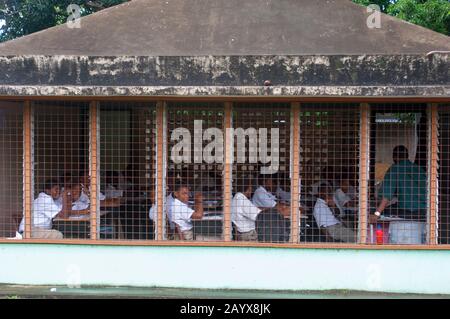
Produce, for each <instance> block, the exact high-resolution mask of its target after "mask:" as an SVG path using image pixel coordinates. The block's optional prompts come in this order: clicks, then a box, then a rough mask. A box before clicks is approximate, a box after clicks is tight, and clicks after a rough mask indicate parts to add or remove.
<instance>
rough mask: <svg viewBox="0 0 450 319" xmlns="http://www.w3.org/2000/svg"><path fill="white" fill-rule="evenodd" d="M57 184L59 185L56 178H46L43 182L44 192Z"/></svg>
mask: <svg viewBox="0 0 450 319" xmlns="http://www.w3.org/2000/svg"><path fill="white" fill-rule="evenodd" d="M55 186H59V187H61V185H60V183H59V182H58V180H56V179H48V180H46V181H45V183H44V192H45V191H47V190H51V189H52V188H53V187H55Z"/></svg>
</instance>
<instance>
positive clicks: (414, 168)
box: [368, 104, 428, 244]
mask: <svg viewBox="0 0 450 319" xmlns="http://www.w3.org/2000/svg"><path fill="white" fill-rule="evenodd" d="M427 126H428V113H427V106H426V104H374V105H371V123H370V137H371V150H370V160H371V164H370V187H369V198H370V212H371V215H370V216H369V218H370V219H371V220H369V221H371V223H370V224H369V227H368V231H369V234H368V235H369V236H368V239H369V243H374V244H377V243H378V244H387V243H391V244H422V243H425V242H426V230H427V227H426V226H427V215H428V214H427V209H428V199H427V197H428V156H427V153H428V129H427ZM375 213H376V214H377V215H381V217H376V216H375V215H374V214H375Z"/></svg>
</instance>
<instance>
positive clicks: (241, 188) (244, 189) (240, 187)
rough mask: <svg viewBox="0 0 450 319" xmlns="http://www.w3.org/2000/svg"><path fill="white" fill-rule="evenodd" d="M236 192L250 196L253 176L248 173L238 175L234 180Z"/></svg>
mask: <svg viewBox="0 0 450 319" xmlns="http://www.w3.org/2000/svg"><path fill="white" fill-rule="evenodd" d="M234 185H235V190H236V193H242V194H244V195H245V196H246V197H250V196H251V194H252V192H253V178H252V177H251V176H249V175H241V176H238V177H237V179H236V180H235V182H234Z"/></svg>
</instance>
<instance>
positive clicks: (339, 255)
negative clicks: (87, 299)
mask: <svg viewBox="0 0 450 319" xmlns="http://www.w3.org/2000/svg"><path fill="white" fill-rule="evenodd" d="M0 260H1V262H0V283H5V284H26V285H68V286H71V287H72V286H78V285H81V286H83V285H105V286H136V287H177V288H210V289H263V290H334V289H346V290H359V291H373V292H391V293H426V294H450V271H448V269H450V251H446V250H442V251H441V250H436V251H431V250H430V251H428V250H424V251H415V250H404V251H400V250H347V249H280V248H241V247H223V248H221V247H151V246H138V247H134V246H91V245H45V244H0Z"/></svg>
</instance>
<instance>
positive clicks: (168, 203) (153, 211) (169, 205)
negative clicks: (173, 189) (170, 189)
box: [149, 193, 175, 233]
mask: <svg viewBox="0 0 450 319" xmlns="http://www.w3.org/2000/svg"><path fill="white" fill-rule="evenodd" d="M173 199H174V198H173V193H170V194H169V195H167V197H166V213H167V214H166V216H167V219H168V221H169V227H170V229H169V230H170V232H171V233H172V232H173V231H174V230H175V224H174V223H173V221H172V201H173ZM157 216H158V215H157V211H156V203H155V204H153V205H152V207H151V208H150V211H149V217H150V220H152V221H153V223H154V224H156V221H157Z"/></svg>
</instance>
